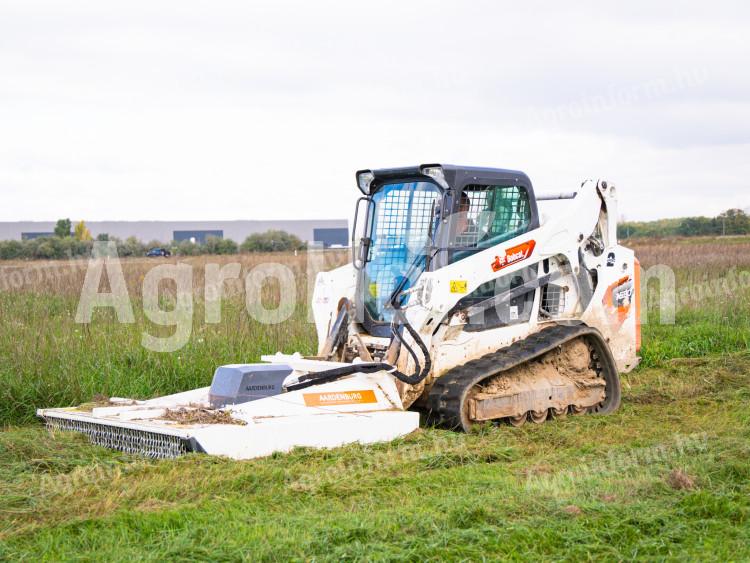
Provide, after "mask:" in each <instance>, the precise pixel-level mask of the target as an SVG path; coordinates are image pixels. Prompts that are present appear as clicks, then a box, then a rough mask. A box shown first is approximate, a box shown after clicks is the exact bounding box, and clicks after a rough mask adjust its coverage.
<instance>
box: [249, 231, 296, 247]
mask: <svg viewBox="0 0 750 563" xmlns="http://www.w3.org/2000/svg"><path fill="white" fill-rule="evenodd" d="M240 248H241V249H242V250H243V251H245V252H288V251H290V250H304V249H305V243H304V242H302V241H301V240H300V239H299V237H297V236H295V235H292V234H290V233H287V232H286V231H266V232H265V233H255V234H252V235H250V236H249V237H247V238H246V239H245V242H243V243H242V245H241V246H240Z"/></svg>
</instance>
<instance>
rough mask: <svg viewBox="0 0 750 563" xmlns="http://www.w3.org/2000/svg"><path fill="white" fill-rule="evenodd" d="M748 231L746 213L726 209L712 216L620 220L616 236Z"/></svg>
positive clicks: (749, 228) (684, 235) (710, 233)
mask: <svg viewBox="0 0 750 563" xmlns="http://www.w3.org/2000/svg"><path fill="white" fill-rule="evenodd" d="M727 235H750V216H748V215H747V214H746V213H745V212H744V211H742V210H741V209H728V210H727V211H724V212H723V213H720V214H719V215H717V216H716V217H682V218H678V219H659V220H658V221H635V222H634V221H623V222H622V223H620V224H619V225H618V226H617V236H618V237H619V238H646V237H655V238H663V237H697V236H727Z"/></svg>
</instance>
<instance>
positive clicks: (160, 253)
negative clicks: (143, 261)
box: [146, 248, 172, 257]
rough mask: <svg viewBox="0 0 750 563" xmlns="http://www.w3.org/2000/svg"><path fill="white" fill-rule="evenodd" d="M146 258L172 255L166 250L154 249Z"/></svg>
mask: <svg viewBox="0 0 750 563" xmlns="http://www.w3.org/2000/svg"><path fill="white" fill-rule="evenodd" d="M146 256H164V257H166V256H172V253H171V252H170V251H169V250H167V249H166V248H152V249H151V250H149V251H148V252H147V253H146Z"/></svg>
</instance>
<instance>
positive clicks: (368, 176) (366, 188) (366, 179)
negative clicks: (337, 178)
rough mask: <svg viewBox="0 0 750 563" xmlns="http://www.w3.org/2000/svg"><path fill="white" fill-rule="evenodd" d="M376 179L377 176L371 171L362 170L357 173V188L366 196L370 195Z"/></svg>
mask: <svg viewBox="0 0 750 563" xmlns="http://www.w3.org/2000/svg"><path fill="white" fill-rule="evenodd" d="M374 179H375V174H373V173H372V172H370V171H369V170H360V171H359V172H357V186H359V191H361V192H362V193H363V194H365V195H370V184H372V181H373V180H374Z"/></svg>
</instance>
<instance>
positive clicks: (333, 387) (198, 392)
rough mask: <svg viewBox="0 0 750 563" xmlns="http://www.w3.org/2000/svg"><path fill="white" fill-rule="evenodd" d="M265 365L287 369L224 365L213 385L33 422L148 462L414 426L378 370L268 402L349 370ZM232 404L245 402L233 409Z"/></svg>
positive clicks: (378, 434)
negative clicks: (313, 379)
mask: <svg viewBox="0 0 750 563" xmlns="http://www.w3.org/2000/svg"><path fill="white" fill-rule="evenodd" d="M269 358H270V359H272V360H276V361H279V360H280V361H283V362H284V363H276V364H256V365H254V366H252V365H251V366H223V367H222V368H219V369H218V370H217V373H216V375H215V377H214V383H213V384H212V386H211V387H204V388H201V389H195V390H193V391H187V392H184V393H177V394H175V395H168V396H166V397H159V398H156V399H151V400H147V401H135V400H128V399H110V401H109V405H108V406H99V407H94V408H91V409H90V410H85V409H83V408H80V407H79V408H60V409H39V410H38V411H37V415H38V416H39V417H41V418H43V419H44V421H45V422H46V425H47V427H48V428H49V429H50V430H51V431H74V432H80V433H82V434H86V435H87V436H88V437H89V439H90V440H91V442H92V443H93V444H96V445H100V446H105V447H108V448H112V449H115V450H120V451H123V452H127V453H134V454H140V455H144V456H147V457H151V458H173V457H177V456H180V455H183V454H186V453H189V452H204V453H207V454H211V455H223V456H227V457H230V458H233V459H250V458H257V457H262V456H267V455H270V454H272V453H274V452H287V451H289V450H291V449H292V448H294V447H298V446H305V447H313V448H332V447H337V446H342V445H345V444H351V443H355V442H359V443H362V444H369V443H375V442H386V441H390V440H393V439H395V438H398V437H400V436H404V435H406V434H409V433H411V432H413V431H414V430H416V429H417V428H418V426H419V414H418V413H416V412H409V411H405V410H404V409H403V405H402V403H401V399H400V397H399V393H398V390H397V388H396V385H395V383H394V380H393V378H392V377H391V376H390V375H388V374H386V373H385V372H378V373H371V374H362V373H358V374H354V375H351V376H348V377H346V378H342V379H340V380H338V381H334V382H330V383H323V384H320V385H315V386H311V387H307V388H305V389H302V390H299V391H290V392H283V393H276V394H272V395H267V392H268V391H269V390H271V389H276V388H277V386H278V388H280V387H281V385H280V383H281V381H282V380H283V379H285V378H290V379H291V380H294V379H295V378H296V377H297V375H298V374H305V373H309V371H310V370H311V369H312V368H314V369H317V370H321V369H329V368H332V367H341V366H345V365H349V364H342V363H338V362H319V361H314V360H304V359H300V358H299V357H298V356H296V355H295V356H280V355H277V356H270V357H269ZM264 359H265V358H264ZM290 364H291V365H290ZM219 391H220V392H221V393H223V395H220V394H219V393H218V392H219ZM264 393H265V394H266V395H267V396H263V394H264ZM253 394H255V396H253V397H252V398H250V399H249V400H245V399H248V397H249V395H253ZM258 395H260V398H258ZM238 397H239V398H240V400H242V401H243V402H236V403H235V402H234V401H235V400H236V399H237V398H238ZM217 404H220V405H221V406H219V408H216V406H217Z"/></svg>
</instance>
